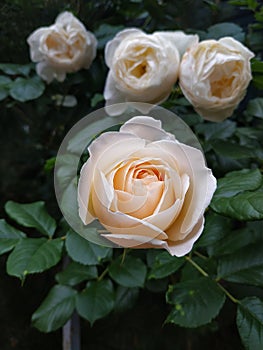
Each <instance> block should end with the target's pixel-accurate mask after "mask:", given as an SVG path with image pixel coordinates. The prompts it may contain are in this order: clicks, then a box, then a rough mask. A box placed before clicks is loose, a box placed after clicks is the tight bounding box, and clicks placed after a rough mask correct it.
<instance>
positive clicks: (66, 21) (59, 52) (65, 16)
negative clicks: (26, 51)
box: [27, 12, 97, 83]
mask: <svg viewBox="0 0 263 350" xmlns="http://www.w3.org/2000/svg"><path fill="white" fill-rule="evenodd" d="M27 42H28V44H29V46H30V57H31V60H32V61H33V62H38V64H37V66H36V71H37V74H38V75H40V76H41V78H42V79H44V80H46V81H47V82H48V83H50V82H51V81H52V80H53V79H54V78H55V79H57V80H58V81H64V80H65V78H66V73H71V72H76V71H78V70H79V69H81V68H86V69H87V68H89V67H90V65H91V63H92V61H93V59H94V58H95V56H96V49H97V40H96V38H95V36H94V35H93V34H92V33H91V32H89V31H87V30H86V28H85V27H84V25H83V24H82V23H81V22H80V21H79V20H78V19H77V18H76V17H74V16H73V14H72V13H70V12H63V13H61V14H60V15H59V16H58V17H57V19H56V21H55V24H53V25H51V26H50V27H42V28H39V29H37V30H35V31H34V32H33V33H32V34H31V35H30V36H29V37H28V39H27Z"/></svg>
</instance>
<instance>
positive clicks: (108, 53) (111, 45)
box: [105, 28, 145, 68]
mask: <svg viewBox="0 0 263 350" xmlns="http://www.w3.org/2000/svg"><path fill="white" fill-rule="evenodd" d="M134 34H135V35H138V34H139V35H145V33H144V32H143V31H142V30H140V29H137V28H127V29H124V30H122V31H120V32H119V33H118V34H117V35H116V36H115V37H114V38H113V39H112V40H110V41H108V42H107V44H106V46H105V63H106V65H107V66H108V67H109V68H111V66H112V59H113V57H114V54H115V51H116V49H117V47H118V46H119V44H120V43H121V41H122V40H123V39H124V38H126V37H128V36H130V35H134Z"/></svg>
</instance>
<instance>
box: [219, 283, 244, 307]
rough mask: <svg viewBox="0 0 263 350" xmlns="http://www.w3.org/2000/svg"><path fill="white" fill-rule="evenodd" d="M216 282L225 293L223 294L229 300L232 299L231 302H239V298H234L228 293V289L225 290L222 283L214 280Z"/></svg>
mask: <svg viewBox="0 0 263 350" xmlns="http://www.w3.org/2000/svg"><path fill="white" fill-rule="evenodd" d="M216 284H217V285H218V287H219V288H220V289H221V290H222V291H223V292H224V293H225V295H226V296H227V297H228V298H229V299H230V300H231V301H233V303H235V304H239V300H238V299H236V298H235V297H234V296H233V295H232V294H230V293H229V291H228V290H226V289H225V288H224V287H223V286H222V284H220V283H219V282H216Z"/></svg>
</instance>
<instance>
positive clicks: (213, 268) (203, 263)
mask: <svg viewBox="0 0 263 350" xmlns="http://www.w3.org/2000/svg"><path fill="white" fill-rule="evenodd" d="M191 260H192V261H193V262H194V263H196V264H197V265H199V266H200V267H201V268H202V269H203V270H204V271H206V272H207V274H208V275H209V276H210V278H212V279H215V278H216V275H217V261H216V260H215V259H213V258H207V259H204V258H201V257H199V256H193V257H192V258H191ZM199 278H200V272H199V271H198V270H197V269H196V268H195V267H194V266H193V265H192V264H191V263H190V262H188V264H185V265H184V266H183V268H182V272H181V279H180V281H181V282H183V281H188V280H194V279H198V280H199Z"/></svg>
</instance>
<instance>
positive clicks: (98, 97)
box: [90, 94, 104, 108]
mask: <svg viewBox="0 0 263 350" xmlns="http://www.w3.org/2000/svg"><path fill="white" fill-rule="evenodd" d="M102 101H104V96H103V95H102V94H95V95H94V96H93V97H92V99H91V102H90V104H91V107H92V108H94V107H96V106H97V104H98V103H99V102H102Z"/></svg>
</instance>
